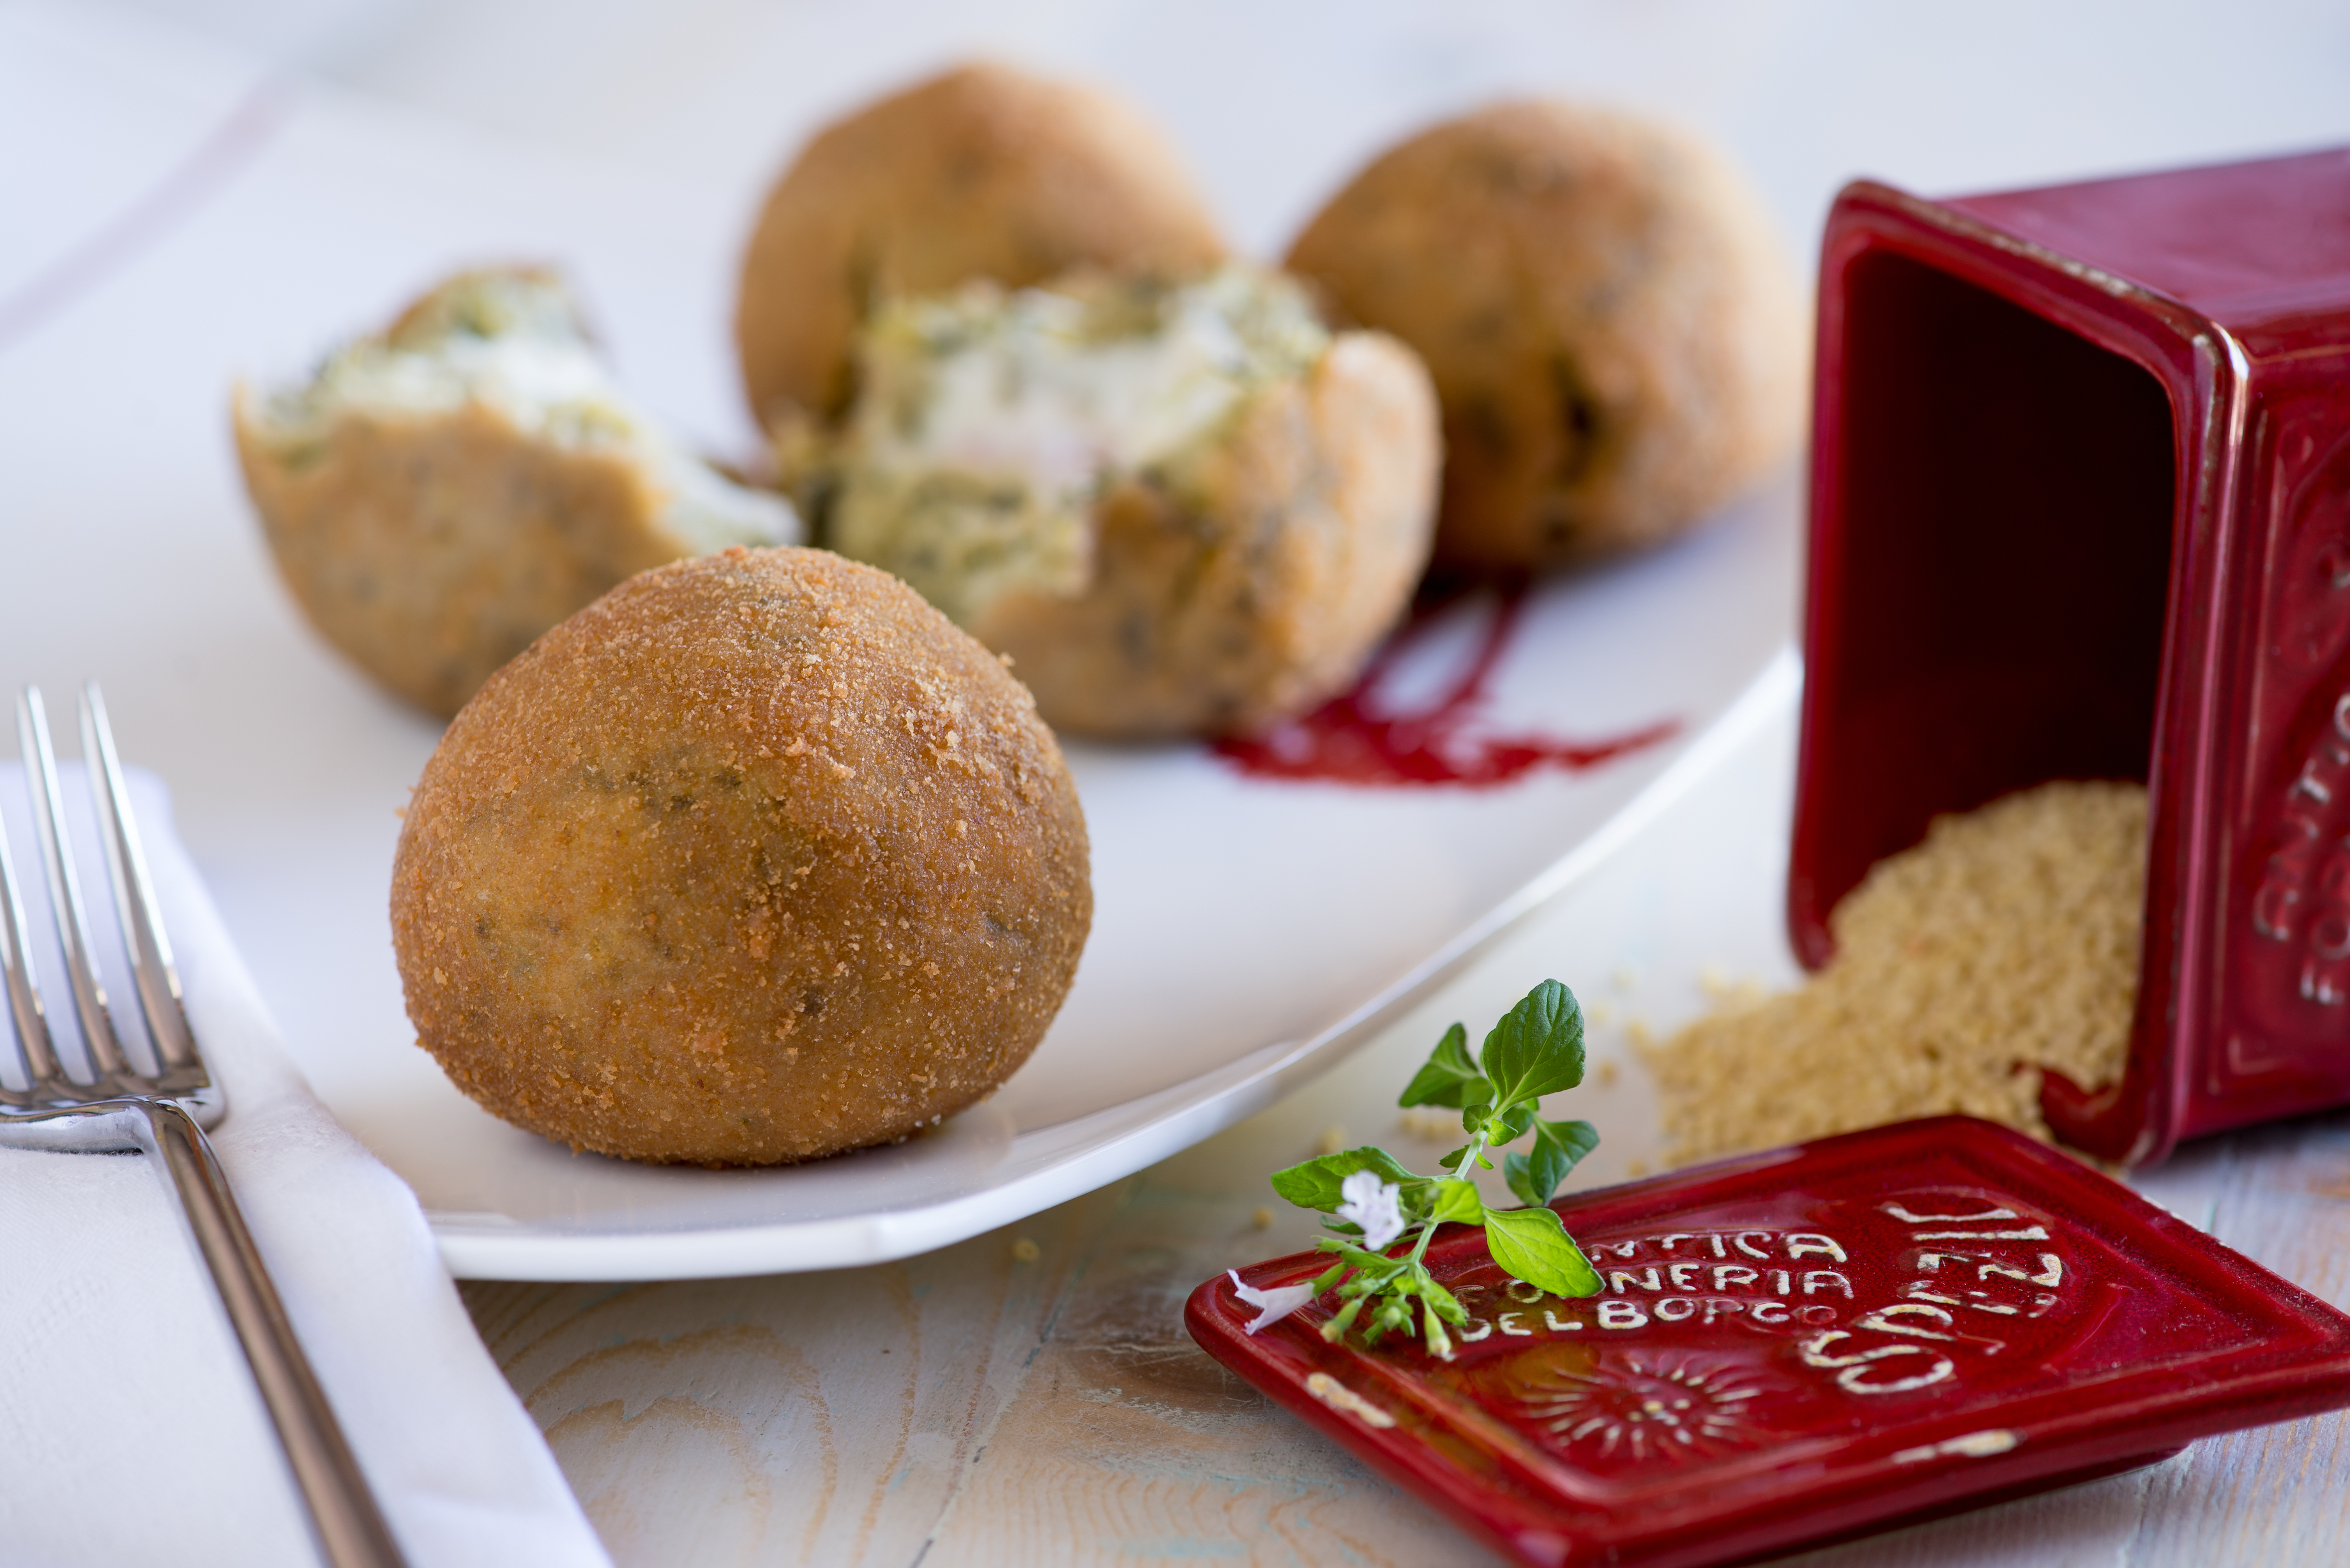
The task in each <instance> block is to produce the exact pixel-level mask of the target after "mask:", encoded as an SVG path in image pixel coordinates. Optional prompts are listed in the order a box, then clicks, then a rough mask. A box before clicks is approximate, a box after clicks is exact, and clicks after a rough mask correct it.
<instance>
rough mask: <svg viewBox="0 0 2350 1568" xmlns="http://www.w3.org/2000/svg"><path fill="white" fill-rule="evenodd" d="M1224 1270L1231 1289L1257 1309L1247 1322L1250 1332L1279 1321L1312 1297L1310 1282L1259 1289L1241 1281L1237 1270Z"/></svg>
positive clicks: (1312, 1289) (1312, 1290) (1312, 1287)
mask: <svg viewBox="0 0 2350 1568" xmlns="http://www.w3.org/2000/svg"><path fill="white" fill-rule="evenodd" d="M1224 1272H1226V1273H1228V1274H1230V1275H1232V1289H1233V1290H1234V1291H1235V1292H1237V1293H1239V1295H1240V1298H1241V1300H1242V1301H1243V1302H1245V1303H1248V1304H1249V1305H1250V1306H1253V1307H1254V1308H1256V1309H1257V1311H1256V1316H1255V1317H1254V1318H1253V1319H1252V1320H1251V1321H1250V1323H1249V1324H1248V1331H1249V1332H1250V1333H1251V1334H1254V1333H1255V1332H1256V1331H1257V1330H1258V1329H1261V1328H1263V1326H1264V1325H1265V1324H1269V1323H1279V1322H1280V1321H1281V1320H1282V1319H1283V1318H1285V1317H1287V1316H1288V1315H1289V1314H1291V1313H1294V1312H1295V1311H1296V1310H1297V1309H1298V1308H1299V1307H1302V1306H1304V1305H1305V1303H1307V1302H1310V1301H1312V1300H1313V1299H1314V1286H1313V1284H1312V1282H1307V1283H1305V1284H1302V1285H1277V1286H1275V1287H1274V1289H1272V1290H1269V1291H1261V1290H1259V1289H1257V1288H1256V1287H1255V1286H1254V1285H1244V1284H1243V1283H1241V1276H1240V1272H1239V1271H1238V1270H1235V1269H1226V1270H1225V1271H1224Z"/></svg>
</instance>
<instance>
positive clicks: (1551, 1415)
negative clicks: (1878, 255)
mask: <svg viewBox="0 0 2350 1568" xmlns="http://www.w3.org/2000/svg"><path fill="white" fill-rule="evenodd" d="M1553 1207H1554V1208H1555V1209H1556V1210H1558V1211H1559V1213H1560V1214H1561V1216H1562V1217H1564V1219H1565V1222H1566V1227H1567V1230H1568V1231H1569V1232H1570V1233H1572V1234H1573V1235H1574V1236H1575V1238H1576V1239H1577V1241H1580V1242H1581V1243H1582V1246H1583V1248H1584V1251H1585V1252H1586V1254H1587V1255H1588V1256H1589V1257H1590V1258H1591V1260H1592V1262H1593V1263H1594V1264H1595V1265H1596V1267H1597V1268H1598V1270H1599V1271H1600V1274H1601V1277H1602V1278H1603V1279H1604V1280H1605V1281H1606V1282H1607V1288H1606V1290H1605V1291H1604V1292H1603V1293H1601V1294H1600V1295H1598V1296H1597V1297H1595V1298H1592V1299H1590V1300H1585V1301H1566V1300H1560V1299H1558V1298H1555V1297H1550V1296H1545V1295H1544V1294H1543V1293H1541V1292H1539V1291H1536V1290H1534V1288H1533V1287H1532V1286H1529V1285H1526V1284H1523V1283H1520V1282H1513V1281H1509V1280H1507V1279H1506V1278H1505V1277H1504V1276H1503V1275H1502V1274H1501V1273H1500V1272H1498V1271H1497V1270H1496V1269H1495V1268H1494V1267H1493V1265H1492V1260H1491V1258H1490V1256H1489V1255H1488V1253H1487V1251H1486V1250H1485V1245H1484V1235H1483V1232H1482V1231H1471V1230H1461V1229H1458V1228H1452V1229H1451V1230H1450V1231H1449V1233H1448V1234H1446V1235H1444V1236H1441V1237H1440V1239H1439V1240H1438V1241H1437V1242H1436V1244H1435V1245H1434V1246H1433V1247H1432V1248H1431V1249H1430V1254H1429V1262H1430V1264H1431V1265H1432V1266H1433V1268H1434V1270H1435V1272H1436V1274H1437V1276H1438V1278H1440V1279H1441V1280H1443V1281H1444V1282H1446V1283H1447V1284H1448V1285H1449V1286H1450V1287H1451V1289H1452V1290H1453V1291H1454V1292H1455V1293H1458V1294H1459V1295H1461V1298H1462V1301H1463V1304H1464V1305H1466V1306H1467V1307H1468V1308H1469V1310H1470V1312H1471V1314H1472V1318H1473V1321H1472V1322H1471V1324H1469V1326H1468V1328H1467V1330H1466V1331H1465V1332H1462V1333H1461V1334H1460V1335H1459V1337H1460V1338H1461V1341H1462V1344H1461V1346H1460V1348H1459V1350H1458V1352H1457V1354H1456V1356H1455V1358H1454V1359H1453V1360H1452V1361H1451V1362H1450V1363H1447V1362H1443V1361H1439V1360H1437V1359H1435V1358H1433V1357H1431V1356H1430V1355H1426V1354H1425V1353H1424V1352H1423V1351H1422V1350H1421V1349H1420V1347H1419V1342H1418V1341H1417V1340H1393V1339H1390V1340H1388V1341H1386V1342H1383V1343H1382V1344H1381V1345H1378V1347H1376V1348H1371V1349H1366V1348H1364V1347H1363V1346H1362V1345H1361V1344H1360V1340H1359V1336H1355V1337H1353V1338H1351V1339H1350V1340H1349V1341H1348V1342H1347V1343H1345V1344H1342V1345H1328V1344H1326V1343H1325V1342H1324V1341H1323V1340H1322V1338H1321V1336H1320V1334H1319V1333H1318V1329H1319V1326H1320V1324H1322V1323H1323V1322H1325V1321H1326V1313H1325V1312H1323V1311H1321V1310H1319V1307H1318V1305H1317V1306H1309V1307H1307V1308H1306V1309H1305V1310H1303V1311H1301V1312H1299V1313H1297V1314H1295V1315H1293V1316H1291V1317H1289V1318H1286V1319H1284V1320H1283V1321H1281V1322H1279V1323H1277V1324H1271V1325H1269V1326H1268V1327H1267V1328H1266V1329H1265V1330H1264V1331H1263V1333H1261V1334H1255V1335H1253V1336H1252V1335H1251V1334H1248V1333H1247V1332H1246V1331H1245V1326H1244V1325H1245V1324H1246V1323H1247V1322H1248V1321H1249V1319H1250V1318H1251V1316H1252V1315H1253V1309H1252V1308H1250V1307H1249V1306H1247V1305H1246V1304H1244V1303H1242V1302H1241V1301H1240V1300H1239V1298H1238V1296H1237V1294H1236V1293H1234V1291H1233V1290H1232V1284H1231V1282H1229V1281H1228V1280H1226V1279H1223V1278H1221V1277H1220V1278H1218V1279H1215V1280H1211V1281H1210V1282H1207V1283H1206V1284H1203V1285H1201V1287H1200V1288H1199V1289H1198V1290H1197V1291H1196V1292H1194V1293H1192V1296H1191V1302H1190V1304H1189V1306H1188V1308H1187V1310H1186V1313H1185V1320H1186V1323H1187V1324H1188V1326H1189V1327H1190V1329H1191V1335H1192V1337H1193V1338H1194V1339H1196V1340H1198V1341H1199V1343H1200V1344H1201V1346H1202V1347H1204V1348H1205V1349H1206V1350H1207V1351H1208V1353H1209V1354H1210V1355H1213V1356H1215V1357H1216V1358H1217V1359H1218V1360H1220V1361H1222V1362H1223V1363H1224V1364H1225V1365H1226V1366H1230V1367H1232V1369H1233V1370H1234V1371H1235V1372H1237V1373H1239V1374H1240V1375H1241V1376H1243V1377H1245V1378H1247V1379H1248V1380H1249V1381H1250V1382H1252V1383H1253V1384H1255V1385H1256V1386H1259V1387H1260V1388H1263V1390H1264V1391H1265V1392H1266V1393H1268V1394H1270V1395H1272V1396H1273V1397H1274V1398H1275V1399H1277V1400H1279V1401H1281V1402H1282V1403H1283V1404H1284V1405H1285V1406H1287V1407H1289V1408H1291V1409H1292V1410H1294V1411H1295V1412H1296V1413H1297V1414H1299V1415H1300V1416H1303V1417H1305V1419H1307V1420H1308V1421H1311V1422H1313V1423H1314V1424H1315V1426H1317V1427H1319V1428H1322V1429H1323V1430H1324V1431H1326V1432H1327V1433H1328V1434H1330V1436H1332V1437H1333V1438H1336V1439H1337V1440H1338V1441H1339V1442H1341V1443H1343V1444H1344V1445H1346V1446H1347V1448H1349V1449H1353V1450H1354V1451H1355V1452H1356V1453H1357V1454H1358V1455H1360V1456H1361V1457H1362V1458H1364V1459H1366V1460H1367V1461H1369V1462H1370V1463H1371V1464H1373V1465H1374V1466H1376V1467H1378V1469H1381V1470H1383V1471H1384V1472H1386V1473H1387V1474H1388V1475H1389V1476H1391V1477H1393V1478H1394V1479H1395V1480H1398V1481H1399V1483H1401V1484H1402V1485H1404V1486H1407V1487H1409V1488H1410V1489H1412V1490H1415V1491H1417V1492H1419V1494H1420V1495H1421V1496H1423V1497H1425V1498H1426V1499H1427V1500H1428V1501H1430V1502H1433V1503H1435V1504H1436V1505H1437V1506H1438V1507H1440V1508H1442V1509H1444V1510H1445V1511H1448V1512H1450V1513H1451V1514H1452V1515H1453V1516H1454V1517H1455V1518H1456V1519H1458V1520H1459V1521H1461V1522H1462V1523H1463V1524H1465V1525H1467V1526H1468V1527H1469V1528H1470V1529H1471V1530H1473V1531H1475V1532H1477V1533H1479V1534H1480V1535H1482V1536H1483V1537H1485V1538H1486V1539H1487V1540H1489V1541H1491V1542H1493V1543H1495V1544H1496V1545H1498V1546H1499V1547H1501V1548H1502V1549H1503V1551H1505V1552H1510V1553H1513V1555H1515V1556H1517V1557H1518V1558H1520V1559H1521V1560H1523V1561H1524V1562H1526V1563H1539V1564H1544V1565H1569V1564H1583V1563H1603V1562H1604V1563H1654V1564H1659V1565H1664V1564H1680V1565H1696V1564H1704V1563H1730V1562H1735V1561H1738V1560H1740V1559H1742V1558H1745V1557H1749V1556H1752V1555H1755V1554H1757V1553H1762V1552H1775V1551H1780V1550H1784V1549H1788V1548H1791V1547H1794V1546H1796V1545H1800V1544H1804V1543H1807V1542H1821V1541H1825V1540H1828V1539H1832V1538H1835V1537H1838V1536H1842V1535H1847V1534H1852V1533H1856V1532H1864V1531H1867V1530H1871V1529H1876V1528H1879V1527H1882V1526H1884V1525H1887V1524H1889V1523H1892V1522H1895V1521H1900V1520H1904V1519H1908V1518H1912V1517H1920V1516H1925V1515H1929V1514H1934V1513H1939V1512H1947V1511H1952V1510H1955V1509H1959V1508H1963V1507H1968V1506H1971V1505H1973V1504H1976V1503H1980V1502H1984V1501H1991V1500H1993V1499H1995V1498H2000V1497H2005V1496H2012V1495H2015V1494H2017V1493H2020V1492H2024V1491H2031V1490H2040V1489H2043V1488H2045V1487H2049V1486H2054V1485H2058V1484H2061V1483H2063V1482H2065V1481H2068V1480H2082V1479H2085V1478H2087V1477H2089V1476H2093V1475H2097V1474H2102V1473H2105V1472H2107V1471H2110V1470H2115V1469H2124V1468H2126V1467H2128V1466H2131V1465H2135V1464H2140V1463H2144V1462H2147V1461H2148V1460H2151V1459H2158V1458H2161V1457H2162V1456H2163V1455H2165V1454H2168V1453H2170V1452H2173V1451H2175V1450H2176V1449H2178V1448H2179V1447H2181V1446H2182V1445H2184V1444H2185V1443H2187V1442H2188V1441H2189V1440H2190V1439H2192V1438H2197V1437H2200V1436H2203V1435H2205V1434H2207V1433H2211V1432H2218V1431H2224V1430H2228V1429H2230V1428H2237V1427H2245V1426H2253V1425H2258V1424H2261V1423H2263V1422H2268V1421H2276V1420H2282V1419H2285V1418H2287V1417H2293V1416H2298V1415H2303V1414H2307V1413H2310V1412H2312V1411H2316V1410H2322V1409H2329V1408H2332V1407H2336V1406H2341V1405H2350V1318H2345V1316H2344V1315H2343V1314H2340V1313H2337V1312H2335V1311H2334V1310H2333V1309H2332V1308H2330V1307H2328V1306H2326V1305H2325V1304H2324V1303H2322V1302H2319V1301H2317V1300H2316V1299H2315V1298H2314V1297H2312V1296H2310V1295H2308V1294H2307V1293H2303V1292H2302V1291H2300V1290H2298V1289H2296V1288H2295V1287H2293V1286H2292V1285H2290V1284H2287V1283H2286V1282H2283V1281H2282V1280H2280V1279H2278V1278H2276V1277H2275V1276H2274V1275H2272V1274H2270V1273H2269V1272H2266V1271H2265V1270H2262V1268H2260V1267H2259V1266H2258V1265H2256V1264H2254V1263H2252V1262H2250V1261H2249V1260H2247V1259H2245V1258H2243V1257H2241V1256H2239V1255H2238V1254H2236V1253H2234V1252H2231V1251H2229V1250H2228V1249H2227V1248H2225V1247H2222V1246H2220V1244H2219V1243H2218V1242H2216V1241H2212V1240H2210V1238H2209V1237H2207V1236H2205V1235H2203V1234H2202V1233H2201V1232H2199V1231H2196V1230H2194V1229H2193V1228H2192V1227H2190V1226H2189V1225H2187V1224H2185V1223H2184V1222H2182V1221H2180V1220H2176V1219H2174V1218H2172V1217H2171V1216H2169V1215H2168V1214H2166V1213H2164V1212H2163V1211H2162V1210H2158V1209H2156V1208H2154V1207H2153V1206H2151V1205H2149V1204H2147V1202H2145V1201H2144V1200H2143V1199H2139V1198H2138V1197H2137V1195H2135V1194H2134V1193H2132V1192H2130V1191H2129V1190H2128V1189H2126V1188H2123V1187H2121V1186H2119V1185H2118V1184H2116V1183H2115V1182H2112V1181H2109V1180H2107V1179H2105V1178H2103V1177H2101V1176H2099V1175H2097V1174H2095V1172H2093V1171H2091V1170H2088V1169H2086V1168H2084V1167H2082V1166H2080V1165H2078V1164H2076V1163H2074V1161H2073V1160H2071V1159H2069V1158H2066V1157H2064V1156H2063V1155H2059V1154H2056V1153H2054V1152H2052V1151H2050V1150H2048V1149H2045V1148H2043V1147H2041V1146H2039V1145H2036V1144H2033V1143H2032V1142H2031V1141H2029V1140H2027V1139H2025V1138H2022V1137H2018V1136H2017V1135H2015V1134H2013V1133H2010V1132H2008V1131H2006V1130H2005V1129H2003V1128H2000V1127H1993V1126H1991V1124H1989V1123H1986V1122H1980V1121H1975V1120H1972V1119H1970V1118H1967V1117H1959V1116H1951V1117H1941V1118H1938V1119H1935V1120H1931V1121H1920V1122H1909V1123H1905V1124H1902V1125H1900V1126H1898V1127H1885V1128H1878V1129H1876V1130H1873V1131H1869V1132H1864V1133H1856V1134H1852V1135H1849V1136H1847V1137H1839V1138H1831V1139H1827V1140H1825V1141H1823V1142H1820V1143H1815V1144H1811V1145H1807V1146H1804V1147H1797V1148H1792V1149H1784V1150H1779V1151H1775V1152H1773V1153H1770V1154H1765V1155H1758V1156H1751V1157H1747V1158H1741V1159H1736V1160H1731V1161H1727V1162H1724V1163H1721V1164H1719V1165H1714V1166H1710V1167H1705V1168H1700V1169H1696V1170H1691V1171H1687V1172H1682V1173H1679V1174H1677V1175H1674V1176H1669V1177H1665V1178H1661V1179H1656V1180H1652V1181H1646V1182H1639V1183H1636V1184H1633V1185H1630V1186H1626V1187H1619V1188H1613V1189H1607V1190H1605V1191H1601V1192H1596V1193H1590V1194H1586V1195H1583V1196H1580V1197H1577V1198H1575V1199H1562V1200H1561V1201H1559V1202H1557V1203H1555V1204H1554V1205H1553ZM1325 1263H1326V1259H1324V1258H1322V1257H1321V1256H1320V1255H1319V1254H1312V1253H1307V1254H1300V1255H1299V1256H1296V1257H1293V1258H1285V1259H1281V1260H1278V1261H1276V1262H1269V1263H1263V1264H1260V1265H1258V1266H1257V1267H1255V1268H1253V1269H1249V1270H1246V1271H1243V1278H1244V1279H1246V1280H1247V1282H1249V1283H1250V1284H1251V1285H1253V1286H1255V1287H1258V1288H1260V1289H1262V1288H1265V1287H1270V1286H1274V1285H1281V1284H1294V1283H1296V1282H1300V1281H1303V1280H1307V1279H1311V1278H1312V1277H1313V1276H1314V1275H1315V1274H1316V1273H1318V1272H1320V1271H1321V1269H1322V1268H1323V1267H1324V1265H1325Z"/></svg>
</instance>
